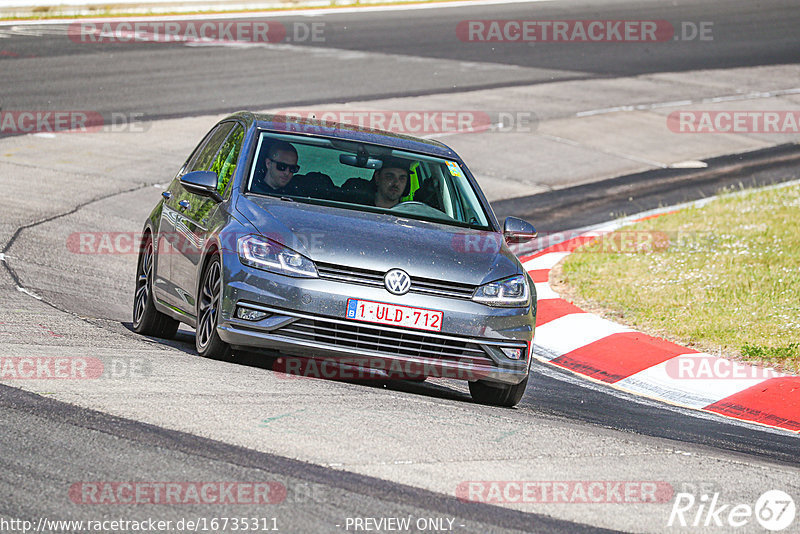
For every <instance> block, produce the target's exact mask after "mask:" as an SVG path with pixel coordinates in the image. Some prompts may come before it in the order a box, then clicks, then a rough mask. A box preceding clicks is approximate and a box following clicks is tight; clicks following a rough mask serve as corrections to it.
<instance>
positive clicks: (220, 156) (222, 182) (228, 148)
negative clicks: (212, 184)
mask: <svg viewBox="0 0 800 534" xmlns="http://www.w3.org/2000/svg"><path fill="white" fill-rule="evenodd" d="M243 139H244V128H243V127H242V126H241V125H240V124H237V125H236V126H235V127H234V128H233V131H232V132H231V133H230V135H228V138H227V139H225V142H224V143H223V144H222V148H221V149H220V150H219V152H218V153H217V157H216V158H215V159H214V163H213V164H212V165H211V169H209V170H212V171H214V172H215V173H217V193H219V194H220V195H222V196H224V197H225V198H227V195H225V194H224V193H225V190H226V189H227V187H228V183H229V182H230V181H231V178H232V177H233V173H234V172H235V171H236V162H237V161H238V160H239V152H240V151H241V149H242V140H243Z"/></svg>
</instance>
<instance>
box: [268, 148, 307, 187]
mask: <svg viewBox="0 0 800 534" xmlns="http://www.w3.org/2000/svg"><path fill="white" fill-rule="evenodd" d="M266 169H267V171H266V174H265V175H264V186H262V187H261V188H259V189H263V190H264V192H265V193H290V192H291V190H290V188H289V187H288V186H289V182H291V181H292V177H293V176H294V174H295V173H296V172H297V171H299V170H300V166H299V165H298V164H297V150H295V148H294V147H293V146H292V145H291V144H289V143H287V142H285V141H275V142H274V143H273V144H272V146H270V147H269V151H268V152H267V161H266Z"/></svg>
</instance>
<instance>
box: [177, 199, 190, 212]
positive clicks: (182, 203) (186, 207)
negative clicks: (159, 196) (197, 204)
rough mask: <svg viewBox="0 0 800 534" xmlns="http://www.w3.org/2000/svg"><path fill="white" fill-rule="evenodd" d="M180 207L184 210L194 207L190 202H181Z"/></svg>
mask: <svg viewBox="0 0 800 534" xmlns="http://www.w3.org/2000/svg"><path fill="white" fill-rule="evenodd" d="M178 206H180V207H181V209H182V210H188V209H189V208H190V207H192V205H191V204H189V201H188V200H181V201H180V202H178Z"/></svg>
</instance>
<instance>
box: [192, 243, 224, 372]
mask: <svg viewBox="0 0 800 534" xmlns="http://www.w3.org/2000/svg"><path fill="white" fill-rule="evenodd" d="M221 303H222V261H220V258H219V255H215V256H214V258H213V259H212V260H211V261H210V262H209V263H208V265H206V268H205V269H204V270H203V277H202V283H201V284H200V294H199V295H198V297H197V329H196V330H197V333H196V335H195V347H196V348H197V353H198V354H200V356H203V357H206V358H213V359H215V360H230V359H231V357H232V350H231V346H230V345H228V344H227V343H225V342H224V341H222V339H220V337H219V334H218V333H217V321H218V319H219V312H220V307H221Z"/></svg>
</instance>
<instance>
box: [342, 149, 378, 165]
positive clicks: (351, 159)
mask: <svg viewBox="0 0 800 534" xmlns="http://www.w3.org/2000/svg"><path fill="white" fill-rule="evenodd" d="M339 163H343V164H345V165H350V166H351V167H361V168H362V169H380V168H381V167H382V166H383V162H382V161H381V160H379V159H377V158H370V157H369V156H367V155H366V154H365V153H362V152H359V153H358V154H339Z"/></svg>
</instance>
